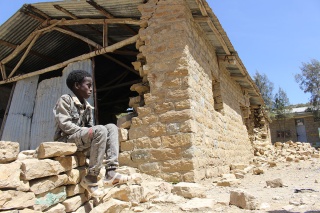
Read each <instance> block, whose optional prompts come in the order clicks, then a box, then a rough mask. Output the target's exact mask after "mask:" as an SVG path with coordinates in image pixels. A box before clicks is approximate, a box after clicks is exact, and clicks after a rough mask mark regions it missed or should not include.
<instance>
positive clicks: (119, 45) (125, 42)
mask: <svg viewBox="0 0 320 213" xmlns="http://www.w3.org/2000/svg"><path fill="white" fill-rule="evenodd" d="M138 38H139V35H135V36H133V37H130V38H128V39H125V40H123V41H120V42H118V43H116V44H113V45H111V46H108V47H104V48H101V49H98V50H95V51H92V52H90V53H87V54H83V55H80V56H77V57H74V58H71V59H69V60H67V61H64V62H62V63H59V64H56V65H53V66H50V67H47V68H44V69H41V70H37V71H34V72H31V73H27V74H24V75H20V76H15V77H12V78H8V79H6V80H3V81H0V85H1V84H6V83H11V82H15V81H18V80H21V79H25V78H29V77H31V76H35V75H40V74H43V73H47V72H50V71H53V70H57V69H60V68H63V67H65V66H67V65H68V64H70V63H72V62H76V61H82V60H85V59H89V58H92V57H95V56H98V55H102V54H105V53H107V52H112V51H114V50H116V49H119V48H122V47H124V46H126V45H129V44H133V43H135V42H136V41H137V40H138Z"/></svg>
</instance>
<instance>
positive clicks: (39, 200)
mask: <svg viewBox="0 0 320 213" xmlns="http://www.w3.org/2000/svg"><path fill="white" fill-rule="evenodd" d="M32 194H33V193H32ZM66 198H67V193H66V187H65V186H60V187H58V188H55V189H53V190H51V191H48V192H45V193H42V194H39V195H36V201H35V202H34V204H35V205H34V206H33V207H34V210H37V211H43V210H46V209H48V208H49V207H51V206H53V205H56V204H58V203H60V202H62V201H64V200H65V199H66Z"/></svg>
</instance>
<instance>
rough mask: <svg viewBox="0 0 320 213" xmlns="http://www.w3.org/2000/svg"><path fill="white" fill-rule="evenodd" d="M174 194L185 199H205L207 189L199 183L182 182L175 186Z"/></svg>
mask: <svg viewBox="0 0 320 213" xmlns="http://www.w3.org/2000/svg"><path fill="white" fill-rule="evenodd" d="M172 193H174V194H177V195H180V196H182V197H184V198H195V197H199V198H203V197H205V196H206V195H205V188H204V187H203V186H201V185H200V184H197V183H187V182H180V183H178V184H176V185H174V186H173V189H172Z"/></svg>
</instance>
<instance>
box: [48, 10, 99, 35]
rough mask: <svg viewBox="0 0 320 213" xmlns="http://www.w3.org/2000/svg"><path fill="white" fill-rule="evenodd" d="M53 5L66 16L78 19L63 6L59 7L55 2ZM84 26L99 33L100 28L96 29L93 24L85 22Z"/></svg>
mask: <svg viewBox="0 0 320 213" xmlns="http://www.w3.org/2000/svg"><path fill="white" fill-rule="evenodd" d="M53 6H54V7H55V8H56V9H57V10H59V11H61V12H63V13H65V14H66V15H67V16H69V17H71V18H72V19H74V20H78V19H79V18H78V17H77V16H76V15H74V14H73V13H71V12H70V11H68V10H66V9H64V8H63V7H61V6H60V5H58V4H55V5H53ZM85 26H86V27H87V28H90V29H91V30H93V31H96V32H98V33H99V34H101V32H100V30H97V29H96V28H94V27H93V26H91V25H87V24H86V25H85Z"/></svg>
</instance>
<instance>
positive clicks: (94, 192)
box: [80, 177, 104, 197]
mask: <svg viewBox="0 0 320 213" xmlns="http://www.w3.org/2000/svg"><path fill="white" fill-rule="evenodd" d="M80 185H81V186H82V187H83V188H85V189H86V190H87V191H88V192H89V193H90V194H91V196H92V197H101V196H103V195H104V191H103V190H101V189H100V188H99V185H98V182H95V183H93V182H90V181H89V180H88V179H87V178H86V177H83V178H82V180H81V182H80Z"/></svg>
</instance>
